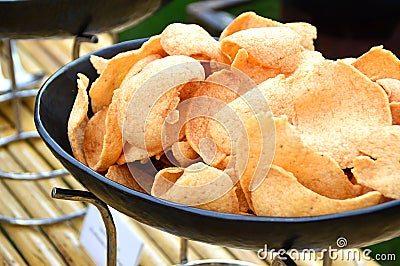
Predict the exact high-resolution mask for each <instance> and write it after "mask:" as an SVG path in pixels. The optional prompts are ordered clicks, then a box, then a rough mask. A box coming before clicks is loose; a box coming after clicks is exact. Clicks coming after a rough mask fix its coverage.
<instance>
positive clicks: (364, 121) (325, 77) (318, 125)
mask: <svg viewBox="0 0 400 266" xmlns="http://www.w3.org/2000/svg"><path fill="white" fill-rule="evenodd" d="M291 88H292V91H293V99H294V108H295V110H296V116H295V119H294V121H293V122H294V124H295V125H296V126H297V127H298V130H299V132H300V134H301V137H302V139H303V141H304V143H305V144H306V145H308V146H310V147H311V148H312V149H314V150H316V151H319V152H325V153H328V154H330V155H331V156H332V157H333V158H334V159H335V160H336V161H337V162H338V163H339V165H340V167H341V168H342V169H343V168H351V167H352V163H353V159H354V158H355V157H356V156H357V155H358V149H357V145H358V143H359V141H360V140H361V139H363V138H364V136H365V135H368V134H369V133H370V132H371V131H373V130H375V129H376V128H379V127H382V126H386V125H391V124H392V120H391V114H390V109H389V102H388V99H387V95H386V93H385V92H384V91H383V90H382V88H381V87H380V86H378V85H377V84H376V83H374V82H372V81H371V80H370V79H368V78H367V77H366V76H364V75H362V74H361V73H360V72H359V71H357V70H356V69H355V68H353V67H352V66H350V65H348V64H346V63H343V62H341V61H337V62H333V61H324V62H322V63H320V64H317V65H315V66H314V68H313V70H312V71H309V72H308V73H307V74H305V75H304V76H302V77H300V78H297V79H292V87H291Z"/></svg>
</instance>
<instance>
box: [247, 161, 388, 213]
mask: <svg viewBox="0 0 400 266" xmlns="http://www.w3.org/2000/svg"><path fill="white" fill-rule="evenodd" d="M251 199H252V202H253V205H254V210H255V213H256V215H259V216H281V217H301V216H315V215H325V214H331V213H337V212H345V211H350V210H356V209H361V208H366V207H371V206H374V205H377V204H379V203H381V202H382V201H383V197H382V194H381V193H379V192H377V191H373V192H368V193H366V194H364V195H362V196H358V197H356V198H350V199H344V200H338V199H330V198H327V197H325V196H321V195H319V194H318V193H315V192H313V191H312V190H310V189H308V188H306V187H304V186H303V185H302V184H301V183H300V182H298V181H297V179H296V177H295V176H294V175H293V174H292V173H290V172H288V171H286V170H285V169H283V168H281V167H279V166H276V165H273V166H272V167H271V169H270V170H269V172H268V175H267V177H266V178H265V179H264V181H263V182H262V184H261V185H260V186H259V187H258V188H257V189H256V190H255V191H253V192H252V193H251Z"/></svg>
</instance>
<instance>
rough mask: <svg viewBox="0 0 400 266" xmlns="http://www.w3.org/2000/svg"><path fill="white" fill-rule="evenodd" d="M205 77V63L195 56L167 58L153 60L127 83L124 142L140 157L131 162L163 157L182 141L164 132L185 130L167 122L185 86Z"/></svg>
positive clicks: (121, 112) (122, 109)
mask: <svg viewBox="0 0 400 266" xmlns="http://www.w3.org/2000/svg"><path fill="white" fill-rule="evenodd" d="M204 76H205V73H204V69H203V67H202V66H201V64H200V63H199V62H198V61H196V60H194V59H192V58H191V57H188V56H167V57H165V58H162V59H157V60H154V61H152V62H151V63H149V64H148V65H146V66H145V67H144V68H143V70H142V71H141V72H140V73H138V74H136V75H135V76H133V77H131V78H130V79H129V80H128V81H127V82H126V83H125V86H124V87H123V88H121V90H122V101H121V104H120V107H119V121H120V124H121V125H123V128H124V131H123V132H124V142H129V143H130V144H131V145H132V146H134V147H135V148H134V149H133V150H135V151H136V152H135V153H136V155H137V156H129V157H130V158H131V159H135V160H142V159H145V158H148V157H151V156H153V155H156V154H160V153H162V152H163V151H164V149H166V148H168V147H170V146H171V145H172V144H173V143H175V142H176V141H178V140H179V138H180V137H181V136H180V134H179V132H177V134H176V136H175V135H174V134H172V133H171V132H168V133H163V130H164V129H167V128H169V129H177V130H180V129H181V128H179V125H180V124H179V123H175V124H176V125H172V124H168V121H166V120H167V118H169V114H170V113H171V112H174V110H175V109H176V107H177V105H178V103H179V101H180V98H179V95H180V94H179V92H180V90H181V89H182V88H183V86H184V85H185V84H186V83H187V82H189V81H194V80H200V81H201V80H204ZM178 135H179V137H178ZM145 154H147V155H146V156H145V157H144V155H145Z"/></svg>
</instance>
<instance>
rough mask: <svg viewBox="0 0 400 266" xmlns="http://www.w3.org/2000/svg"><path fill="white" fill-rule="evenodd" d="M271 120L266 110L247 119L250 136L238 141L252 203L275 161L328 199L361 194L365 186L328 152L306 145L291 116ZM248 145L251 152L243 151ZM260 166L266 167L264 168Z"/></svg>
mask: <svg viewBox="0 0 400 266" xmlns="http://www.w3.org/2000/svg"><path fill="white" fill-rule="evenodd" d="M271 119H272V117H271V116H270V114H265V113H262V114H259V115H257V116H253V117H251V118H250V119H249V120H248V121H247V122H246V136H242V137H241V138H239V140H238V144H237V147H238V149H240V151H238V152H237V153H236V158H237V162H236V167H237V168H238V173H239V175H240V176H239V178H240V183H241V185H242V188H243V191H244V193H245V195H246V196H247V199H248V201H249V203H250V206H252V205H251V204H252V203H251V198H250V192H251V190H254V189H256V187H257V185H258V184H260V182H261V181H260V180H262V179H263V178H264V177H265V174H266V173H267V172H268V171H267V168H265V167H268V166H269V165H270V164H271V163H272V164H274V165H277V166H280V167H282V168H284V169H285V170H286V171H288V172H291V173H293V174H294V175H295V176H296V177H297V180H298V181H299V182H300V183H301V184H302V185H304V186H305V187H307V188H308V189H310V190H312V191H314V192H316V193H318V194H320V195H323V196H326V197H328V198H333V199H346V198H352V197H356V196H358V195H360V194H361V187H360V186H358V185H353V184H352V183H351V182H350V181H349V180H348V178H347V176H346V175H345V173H344V172H343V170H342V169H340V167H339V165H338V164H337V163H336V162H335V161H334V160H333V159H332V158H331V157H330V156H329V155H328V154H323V153H318V152H315V151H314V150H312V149H310V148H309V147H307V146H306V145H304V143H303V142H302V140H301V138H300V136H299V134H298V133H297V132H296V129H295V127H294V126H292V125H290V124H289V123H288V120H287V117H280V118H274V119H273V121H272V120H271ZM274 126H275V128H274ZM273 140H275V141H273ZM246 143H247V144H246ZM245 146H248V147H249V148H248V153H246V152H243V150H244V149H243V147H245ZM268 154H270V155H269V156H268ZM272 158H273V161H271V160H272ZM260 164H261V165H260ZM260 167H264V168H265V169H263V170H262V171H260V169H261V168H260ZM258 168H260V169H258ZM263 174H264V176H259V175H263ZM253 179H254V180H255V182H254V180H253ZM252 180H253V181H252ZM252 182H253V183H252Z"/></svg>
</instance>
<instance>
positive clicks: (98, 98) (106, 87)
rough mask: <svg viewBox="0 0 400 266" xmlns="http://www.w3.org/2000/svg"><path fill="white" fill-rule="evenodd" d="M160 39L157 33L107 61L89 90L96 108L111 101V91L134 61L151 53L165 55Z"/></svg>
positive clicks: (118, 84)
mask: <svg viewBox="0 0 400 266" xmlns="http://www.w3.org/2000/svg"><path fill="white" fill-rule="evenodd" d="M160 39H161V38H160V36H159V35H156V36H153V37H151V38H150V39H149V40H148V41H146V42H145V43H144V44H143V45H142V47H141V48H140V49H137V50H133V51H128V52H124V53H120V54H117V55H116V56H114V57H113V58H111V59H110V60H109V61H108V63H107V65H106V66H105V68H104V70H103V71H102V72H101V75H100V76H99V77H98V78H97V79H96V81H95V82H93V84H92V86H91V88H90V91H89V95H90V97H91V99H92V101H93V103H94V104H95V105H96V106H97V107H98V108H97V109H100V108H101V107H103V106H107V105H109V104H110V103H111V99H112V95H113V91H114V90H115V89H117V88H119V86H120V84H121V82H122V81H123V79H124V78H125V76H126V74H127V73H128V72H129V70H130V69H131V67H132V66H133V65H134V64H135V63H136V62H138V61H139V60H140V59H142V58H145V57H147V56H148V55H151V54H160V55H161V56H165V55H166V53H165V51H164V50H163V48H162V47H161V44H160Z"/></svg>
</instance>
